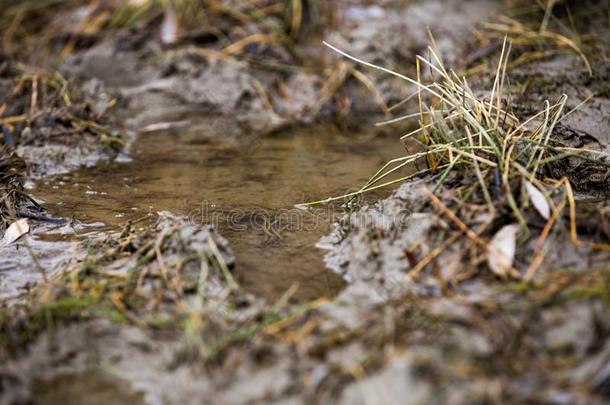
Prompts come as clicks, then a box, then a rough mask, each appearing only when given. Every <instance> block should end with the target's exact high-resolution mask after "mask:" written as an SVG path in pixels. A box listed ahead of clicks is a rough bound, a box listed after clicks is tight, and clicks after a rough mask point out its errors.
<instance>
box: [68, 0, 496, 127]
mask: <svg viewBox="0 0 610 405" xmlns="http://www.w3.org/2000/svg"><path fill="white" fill-rule="evenodd" d="M341 3H342V4H337V5H333V6H332V7H336V8H337V9H339V10H342V12H341V13H339V15H338V16H336V17H335V20H336V24H335V25H334V26H332V27H327V28H326V29H324V30H322V31H323V34H322V35H320V32H316V33H310V34H309V35H308V36H307V37H306V38H305V39H302V40H301V43H302V45H301V46H302V49H303V52H304V54H305V55H304V58H305V60H301V61H300V60H298V59H297V60H295V59H294V57H293V58H290V57H288V56H286V50H285V49H281V48H279V49H278V47H277V46H271V50H270V51H271V52H273V51H277V52H278V53H279V55H282V56H280V60H282V62H283V63H286V62H287V61H285V60H283V59H286V58H288V61H291V62H293V63H297V64H298V65H302V67H301V66H297V67H296V68H295V70H296V72H290V71H288V72H282V71H281V70H282V69H280V68H279V67H278V68H277V69H275V68H273V66H271V67H269V66H268V67H265V66H264V64H263V66H261V65H260V64H257V63H251V62H248V61H249V60H251V59H249V58H250V57H260V55H258V54H257V53H256V51H253V54H254V55H251V54H250V53H249V51H248V49H246V50H245V51H244V54H238V55H236V56H235V57H232V56H229V57H227V56H226V55H223V54H220V53H219V54H214V52H213V51H211V50H216V51H218V52H220V51H221V49H222V48H221V47H220V46H219V45H220V44H219V43H212V44H210V45H211V46H210V47H209V48H208V50H210V52H208V53H207V54H206V53H202V52H201V51H200V48H198V47H196V46H193V45H189V44H188V43H187V44H183V45H181V46H178V47H176V48H170V49H167V47H163V46H162V44H160V41H159V38H158V37H156V36H155V35H148V36H144V37H143V38H142V39H141V42H138V43H137V45H136V44H134V43H132V42H131V41H132V40H129V39H126V38H125V37H122V36H115V37H113V38H111V39H110V40H107V41H102V42H101V43H99V44H98V45H96V46H94V47H92V48H90V49H87V50H85V51H83V52H80V53H77V54H75V55H74V56H72V57H70V58H69V59H68V60H67V61H66V62H65V63H64V65H63V66H62V68H61V70H62V71H63V72H65V74H66V75H69V76H71V77H79V78H81V79H85V80H86V79H91V78H95V79H99V80H101V81H102V82H104V84H106V85H107V86H108V87H110V88H112V89H114V90H115V91H116V93H117V94H119V95H120V96H121V98H122V100H123V104H122V105H121V108H120V115H122V116H124V117H128V118H127V119H126V123H127V125H128V126H129V127H130V128H131V129H136V130H137V129H142V128H145V127H147V126H149V125H155V124H159V123H162V122H167V121H179V120H181V119H184V117H188V118H189V119H191V120H193V119H195V120H196V117H197V116H200V115H201V114H209V115H214V116H216V117H218V116H230V117H232V120H229V122H227V121H226V120H222V123H221V124H220V129H219V130H218V129H217V130H216V131H217V132H218V131H221V132H223V133H224V136H225V137H229V138H230V137H242V138H243V137H248V136H252V135H264V134H267V133H271V132H275V131H278V130H281V129H286V128H289V127H294V126H295V125H303V124H310V123H312V122H313V121H316V120H319V119H325V120H327V119H329V118H331V119H334V120H338V121H340V122H341V121H345V120H346V119H348V120H349V122H350V123H351V125H356V126H360V125H363V124H371V123H372V122H374V120H376V119H378V118H379V117H382V116H383V111H382V110H381V109H380V104H379V100H377V101H376V99H377V98H379V97H377V95H376V94H375V93H371V92H370V89H369V90H367V88H366V87H365V86H364V85H363V84H362V83H360V82H358V81H357V80H356V79H354V77H352V74H351V73H350V71H351V69H352V68H353V67H351V66H347V65H345V63H343V62H341V61H339V58H338V57H336V56H335V55H332V53H331V52H330V51H329V50H327V48H326V47H324V46H322V44H321V42H322V40H324V39H325V40H327V41H329V42H331V43H333V44H335V45H337V46H340V47H342V48H343V49H345V50H346V51H350V52H352V53H353V54H354V55H359V56H360V57H362V58H364V59H366V60H369V61H371V62H375V63H381V64H384V65H385V66H389V67H393V66H402V67H404V66H407V68H409V65H410V64H411V61H412V60H413V57H414V55H415V54H417V53H418V52H420V51H421V50H422V49H425V47H426V46H427V45H428V41H429V39H428V36H427V34H426V30H427V28H428V27H432V28H433V31H434V34H435V35H436V39H437V42H438V44H439V47H440V49H441V50H442V52H443V56H444V57H446V58H447V59H448V60H451V61H458V60H460V56H463V54H462V55H461V54H460V53H461V52H462V53H466V52H467V49H468V43H469V38H471V33H470V29H471V28H472V27H473V26H474V24H476V23H478V22H481V21H485V20H487V19H488V18H489V17H490V16H491V15H492V13H494V12H496V11H498V9H499V5H498V2H495V1H489V0H480V1H479V0H477V1H474V2H473V1H459V2H453V3H452V5H451V7H450V11H448V10H447V9H446V7H445V4H444V2H442V1H426V2H418V3H416V4H414V5H412V6H408V7H404V6H396V7H394V6H392V5H388V6H387V7H385V8H381V7H379V6H366V5H361V4H360V2H345V3H346V4H343V3H344V2H341ZM446 27H451V30H448V29H446ZM140 35H143V34H140ZM321 55H324V56H321ZM329 55H330V58H329ZM320 60H323V61H324V63H325V64H327V65H328V66H330V68H329V69H326V70H327V71H324V70H321V69H320V68H319V66H320V65H319V62H320ZM407 61H408V62H409V65H408V64H407V63H406V62H407ZM412 69H413V66H411V67H410V70H411V71H412ZM278 70H279V71H278ZM365 74H367V75H368V74H370V72H366V73H365ZM371 77H372V79H373V82H372V83H373V85H374V86H376V87H378V90H376V91H377V94H378V95H380V97H381V99H382V100H383V101H382V102H383V103H384V105H389V104H391V103H396V102H399V101H401V100H402V99H404V98H405V97H407V96H408V95H409V94H411V93H412V90H413V89H404V86H397V85H396V81H393V80H391V78H388V76H386V75H376V74H374V73H373V75H372V76H371ZM263 89H264V90H263ZM349 110H353V111H354V112H355V113H363V112H367V113H368V114H367V115H359V116H358V118H357V119H354V115H355V114H348V113H347V112H348V111H349Z"/></svg>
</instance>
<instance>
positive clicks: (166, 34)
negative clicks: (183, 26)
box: [161, 5, 178, 45]
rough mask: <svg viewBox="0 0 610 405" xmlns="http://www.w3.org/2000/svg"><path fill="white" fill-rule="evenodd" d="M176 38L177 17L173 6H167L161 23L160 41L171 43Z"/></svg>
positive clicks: (166, 43)
mask: <svg viewBox="0 0 610 405" xmlns="http://www.w3.org/2000/svg"><path fill="white" fill-rule="evenodd" d="M177 40H178V17H177V16H176V10H174V7H173V6H171V5H170V6H168V7H167V8H166V10H165V18H163V23H162V24H161V42H162V43H164V44H165V45H171V44H173V43H175V42H176V41H177Z"/></svg>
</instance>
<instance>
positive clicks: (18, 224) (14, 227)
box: [2, 218, 30, 246]
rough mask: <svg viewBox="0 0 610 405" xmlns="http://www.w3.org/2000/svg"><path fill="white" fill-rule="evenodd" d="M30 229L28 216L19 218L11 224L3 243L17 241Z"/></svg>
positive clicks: (4, 244)
mask: <svg viewBox="0 0 610 405" xmlns="http://www.w3.org/2000/svg"><path fill="white" fill-rule="evenodd" d="M29 231H30V224H29V223H28V220H27V219H26V218H22V219H19V220H17V221H15V222H13V223H12V224H11V226H9V227H8V229H7V230H6V232H5V233H4V237H3V238H2V245H3V246H6V245H8V244H11V243H13V242H15V241H16V240H17V239H19V238H20V237H22V236H23V235H25V234H26V233H28V232H29Z"/></svg>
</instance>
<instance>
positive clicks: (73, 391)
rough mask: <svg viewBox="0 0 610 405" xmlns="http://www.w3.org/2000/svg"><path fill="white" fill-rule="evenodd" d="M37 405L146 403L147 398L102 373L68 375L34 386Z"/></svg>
mask: <svg viewBox="0 0 610 405" xmlns="http://www.w3.org/2000/svg"><path fill="white" fill-rule="evenodd" d="M33 398H34V401H33V402H32V404H33V405H44V404H64V405H69V404H74V405H81V404H89V405H97V404H99V405H107V404H132V405H139V404H144V403H145V402H144V398H143V395H141V394H138V393H135V392H133V391H132V390H131V389H130V388H129V386H128V384H126V383H125V384H122V383H121V382H120V381H116V380H115V379H114V378H112V377H110V376H106V375H104V374H102V373H97V372H88V373H79V374H67V375H62V376H59V377H55V378H53V379H51V380H48V381H46V380H41V381H36V382H35V383H34V391H33Z"/></svg>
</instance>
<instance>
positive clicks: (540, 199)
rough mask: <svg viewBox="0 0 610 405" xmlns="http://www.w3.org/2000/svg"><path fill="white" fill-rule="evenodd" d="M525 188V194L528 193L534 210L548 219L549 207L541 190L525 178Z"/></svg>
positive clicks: (549, 214)
mask: <svg viewBox="0 0 610 405" xmlns="http://www.w3.org/2000/svg"><path fill="white" fill-rule="evenodd" d="M525 188H526V189H527V194H529V196H530V201H531V202H532V204H533V205H534V207H535V208H536V210H537V211H538V212H539V213H540V215H542V217H543V218H544V219H549V218H550V216H551V207H550V206H549V203H548V201H547V200H546V197H545V196H544V194H543V193H542V191H540V190H539V189H538V188H537V187H536V186H534V185H533V184H532V183H530V182H529V181H527V180H526V181H525Z"/></svg>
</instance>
